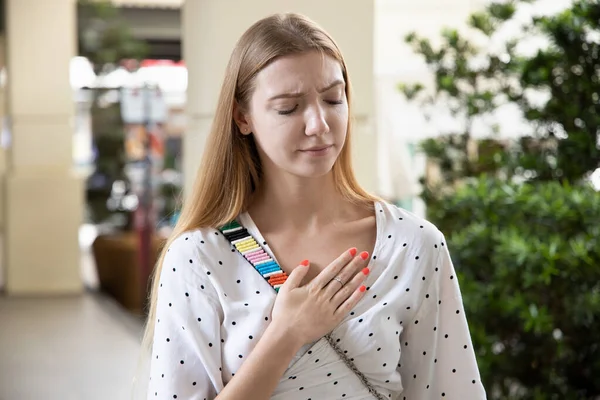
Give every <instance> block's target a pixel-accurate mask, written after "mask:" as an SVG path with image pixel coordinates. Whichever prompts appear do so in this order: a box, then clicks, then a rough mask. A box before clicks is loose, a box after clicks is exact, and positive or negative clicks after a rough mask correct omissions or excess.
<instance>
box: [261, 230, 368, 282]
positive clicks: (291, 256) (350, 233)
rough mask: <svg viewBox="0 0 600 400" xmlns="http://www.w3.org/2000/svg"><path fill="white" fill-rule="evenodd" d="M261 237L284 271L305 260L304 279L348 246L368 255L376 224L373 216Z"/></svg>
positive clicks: (317, 272) (312, 276)
mask: <svg viewBox="0 0 600 400" xmlns="http://www.w3.org/2000/svg"><path fill="white" fill-rule="evenodd" d="M263 237H264V238H265V240H266V241H267V243H268V245H269V249H270V250H271V252H272V253H273V255H274V256H275V258H276V259H277V261H278V262H279V264H280V265H281V267H282V269H283V270H284V271H285V272H287V273H290V272H291V271H292V270H293V269H294V268H295V267H296V266H297V265H298V264H300V262H302V261H303V260H309V261H310V265H311V268H310V270H309V273H308V275H307V277H306V282H308V281H310V280H312V279H313V278H314V277H315V276H317V275H318V274H319V273H320V272H321V271H322V270H323V269H324V268H326V267H327V266H328V265H329V264H330V263H331V262H332V261H333V260H335V259H336V258H338V257H339V256H340V255H341V254H342V253H343V252H345V251H348V249H350V248H352V247H356V249H357V250H358V252H359V253H360V252H362V251H367V252H369V254H370V255H372V253H373V248H374V247H375V243H376V240H377V228H376V224H375V220H374V219H373V220H367V221H362V222H361V223H356V224H353V225H349V226H338V227H336V226H332V227H330V228H327V229H323V230H321V231H320V232H313V233H303V234H299V233H297V232H293V231H287V232H286V231H280V232H271V233H263Z"/></svg>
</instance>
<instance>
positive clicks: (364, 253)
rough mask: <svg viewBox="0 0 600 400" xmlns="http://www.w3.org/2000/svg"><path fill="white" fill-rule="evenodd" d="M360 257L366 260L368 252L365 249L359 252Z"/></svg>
mask: <svg viewBox="0 0 600 400" xmlns="http://www.w3.org/2000/svg"><path fill="white" fill-rule="evenodd" d="M360 258H362V259H363V260H366V259H367V258H369V253H368V252H366V251H363V252H362V253H360Z"/></svg>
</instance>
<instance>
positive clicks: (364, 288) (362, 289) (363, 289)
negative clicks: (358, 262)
mask: <svg viewBox="0 0 600 400" xmlns="http://www.w3.org/2000/svg"><path fill="white" fill-rule="evenodd" d="M358 290H360V291H361V292H364V291H365V290H367V287H366V286H365V285H362V286H361V287H360V289H358Z"/></svg>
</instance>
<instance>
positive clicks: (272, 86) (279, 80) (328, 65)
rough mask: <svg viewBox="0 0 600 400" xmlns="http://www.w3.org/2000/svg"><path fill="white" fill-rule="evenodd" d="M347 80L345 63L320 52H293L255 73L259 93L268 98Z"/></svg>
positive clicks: (315, 88) (257, 92)
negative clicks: (345, 77)
mask: <svg viewBox="0 0 600 400" xmlns="http://www.w3.org/2000/svg"><path fill="white" fill-rule="evenodd" d="M336 80H342V81H343V80H344V76H343V74H342V66H341V65H340V63H339V62H338V61H337V60H336V59H335V58H333V57H331V56H328V55H325V54H321V53H319V52H316V51H315V52H309V53H302V54H294V55H289V56H284V57H280V58H278V59H276V60H275V61H273V62H272V63H270V64H269V65H267V66H266V67H265V68H264V69H263V70H262V71H260V72H259V73H258V74H257V76H256V94H257V95H259V96H260V97H265V98H269V97H271V96H276V95H278V94H281V93H286V92H306V91H310V90H313V89H314V90H318V89H320V88H323V87H326V86H327V85H329V84H331V83H332V82H334V81H336Z"/></svg>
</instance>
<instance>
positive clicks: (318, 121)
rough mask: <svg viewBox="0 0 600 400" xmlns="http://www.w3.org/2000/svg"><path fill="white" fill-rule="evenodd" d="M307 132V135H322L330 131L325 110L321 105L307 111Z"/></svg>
mask: <svg viewBox="0 0 600 400" xmlns="http://www.w3.org/2000/svg"><path fill="white" fill-rule="evenodd" d="M305 133H306V135H307V136H320V135H324V134H326V133H329V125H328V124H327V120H326V118H325V111H324V110H323V109H322V108H321V107H319V106H316V107H314V108H313V109H312V110H311V111H310V112H308V113H307V118H306V129H305Z"/></svg>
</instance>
